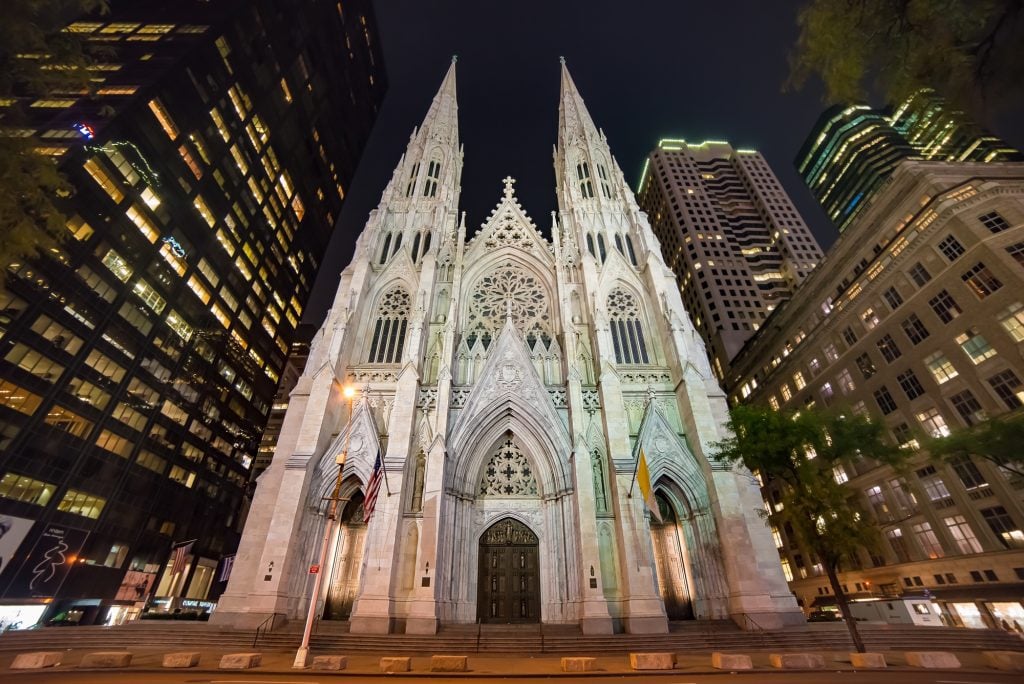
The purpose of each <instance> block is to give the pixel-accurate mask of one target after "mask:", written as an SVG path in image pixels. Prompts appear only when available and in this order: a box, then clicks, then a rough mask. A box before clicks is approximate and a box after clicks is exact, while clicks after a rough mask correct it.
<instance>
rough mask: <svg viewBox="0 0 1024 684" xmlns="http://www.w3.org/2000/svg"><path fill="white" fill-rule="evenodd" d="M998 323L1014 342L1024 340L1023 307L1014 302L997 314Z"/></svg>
mask: <svg viewBox="0 0 1024 684" xmlns="http://www.w3.org/2000/svg"><path fill="white" fill-rule="evenodd" d="M999 323H1000V324H1001V325H1002V326H1003V328H1005V329H1006V333H1007V334H1008V335H1009V336H1010V337H1011V338H1013V341H1014V342H1024V307H1022V306H1021V304H1020V302H1014V303H1013V304H1011V305H1010V306H1009V307H1007V308H1006V309H1004V310H1003V311H1002V312H1001V313H1000V314H999Z"/></svg>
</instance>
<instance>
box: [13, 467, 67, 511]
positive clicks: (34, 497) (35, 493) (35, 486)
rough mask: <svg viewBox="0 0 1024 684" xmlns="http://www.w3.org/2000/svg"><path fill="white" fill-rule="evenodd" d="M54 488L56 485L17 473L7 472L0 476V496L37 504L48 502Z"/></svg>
mask: <svg viewBox="0 0 1024 684" xmlns="http://www.w3.org/2000/svg"><path fill="white" fill-rule="evenodd" d="M55 489H57V485H53V484H50V483H49V482H43V481H42V480H35V479H32V478H31V477H27V476H25V475H18V474H17V473H12V472H7V473H4V476H3V477H2V478H0V497H3V498H5V499H13V500H14V501H23V502H25V503H29V504H35V505H37V506H45V505H46V504H48V503H49V502H50V498H51V497H52V496H53V492H54V490H55Z"/></svg>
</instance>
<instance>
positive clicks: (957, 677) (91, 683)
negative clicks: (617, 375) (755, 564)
mask: <svg viewBox="0 0 1024 684" xmlns="http://www.w3.org/2000/svg"><path fill="white" fill-rule="evenodd" d="M340 677H344V680H341V679H340ZM386 677H387V681H388V682H395V683H398V684H422V682H424V681H425V680H426V681H431V682H458V681H459V680H462V681H464V682H465V681H466V680H470V681H472V682H474V684H476V683H479V684H487V683H490V682H499V681H508V680H507V678H503V677H467V676H465V675H462V676H452V677H442V676H431V675H429V674H426V673H424V674H423V675H418V676H415V677H403V676H396V675H386ZM380 679H381V676H365V675H345V674H344V673H343V672H339V673H336V674H327V673H298V674H279V673H269V672H268V673H258V672H257V673H238V674H226V673H225V674H221V673H217V674H209V673H200V672H188V671H185V672H118V673H114V672H109V671H105V672H101V671H93V672H70V671H67V670H64V671H59V672H26V673H23V674H22V673H19V674H15V673H11V672H5V673H3V676H2V681H3V682H4V684H44V683H49V682H60V683H61V684H139V683H142V682H144V683H145V684H150V683H151V682H152V683H154V684H164V683H166V684H292V683H293V682H294V683H299V682H301V683H302V684H332V683H337V682H340V681H344V682H345V684H371V683H373V682H379V681H380ZM515 679H516V681H517V682H522V684H539V683H543V684H551V682H552V681H553V680H557V681H558V682H559V684H601V683H602V682H609V683H610V682H623V683H625V684H633V683H636V684H641V683H646V682H651V683H652V684H727V683H729V684H731V683H733V682H736V683H739V684H762V683H764V684H823V683H827V684H831V683H832V682H838V683H840V684H874V683H876V682H878V683H880V684H1020V682H1021V676H1020V675H1019V674H1012V673H1006V674H999V673H993V674H988V673H976V672H964V673H955V672H949V671H944V672H937V673H931V672H907V671H906V670H902V671H889V672H833V673H829V672H808V673H788V672H751V673H748V674H728V673H722V674H709V675H703V674H702V675H688V674H680V673H673V674H627V675H618V674H616V675H607V674H605V675H602V674H597V675H591V676H580V677H565V676H558V677H543V676H541V677H516V678H515Z"/></svg>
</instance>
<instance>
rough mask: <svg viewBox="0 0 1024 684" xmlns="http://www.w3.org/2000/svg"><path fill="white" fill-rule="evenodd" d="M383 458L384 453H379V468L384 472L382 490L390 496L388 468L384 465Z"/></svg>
mask: <svg viewBox="0 0 1024 684" xmlns="http://www.w3.org/2000/svg"><path fill="white" fill-rule="evenodd" d="M384 460H385V459H384V455H383V454H381V457H380V469H381V472H383V473H384V490H385V491H386V492H387V495H388V496H391V485H389V484H388V469H387V468H385V467H384Z"/></svg>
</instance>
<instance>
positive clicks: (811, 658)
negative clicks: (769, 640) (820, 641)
mask: <svg viewBox="0 0 1024 684" xmlns="http://www.w3.org/2000/svg"><path fill="white" fill-rule="evenodd" d="M768 662H770V663H771V664H772V667H775V668H778V669H780V670H823V669H825V659H824V658H822V657H821V656H820V655H818V654H817V653H772V654H771V655H770V656H768Z"/></svg>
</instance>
